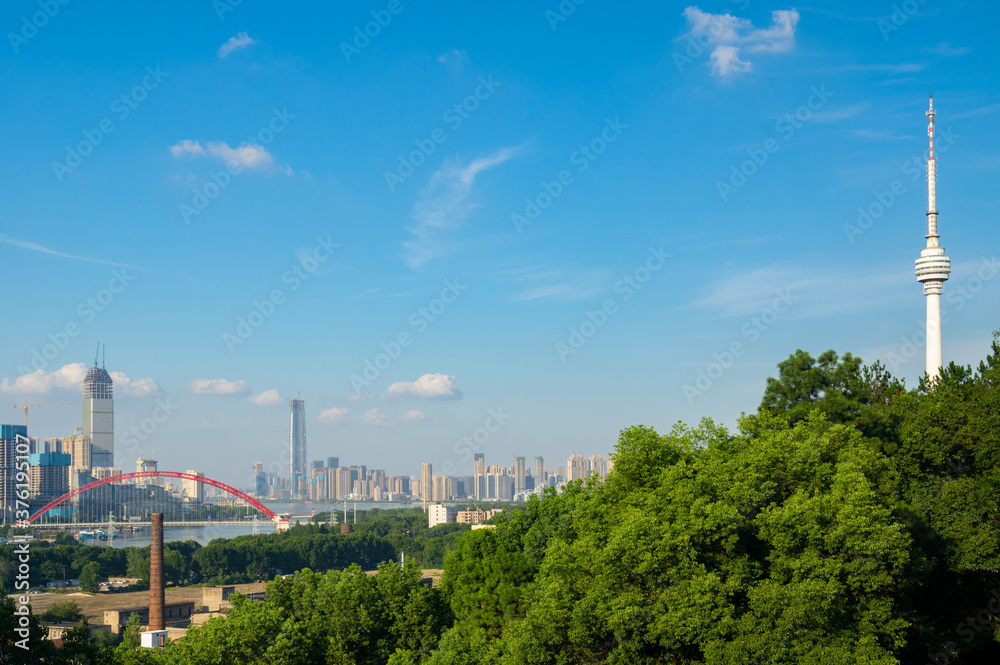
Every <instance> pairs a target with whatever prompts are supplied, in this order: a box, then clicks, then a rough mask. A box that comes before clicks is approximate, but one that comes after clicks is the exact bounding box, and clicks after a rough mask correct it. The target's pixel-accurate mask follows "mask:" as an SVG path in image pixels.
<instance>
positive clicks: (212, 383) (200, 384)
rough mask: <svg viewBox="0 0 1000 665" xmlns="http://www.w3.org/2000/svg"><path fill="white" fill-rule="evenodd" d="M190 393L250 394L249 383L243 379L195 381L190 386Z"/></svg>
mask: <svg viewBox="0 0 1000 665" xmlns="http://www.w3.org/2000/svg"><path fill="white" fill-rule="evenodd" d="M187 389H188V392H191V393H194V394H196V395H240V394H243V393H246V392H249V389H248V388H247V382H246V381H243V380H242V379H241V380H239V381H230V380H228V379H195V380H194V381H192V382H191V383H190V385H188V387H187Z"/></svg>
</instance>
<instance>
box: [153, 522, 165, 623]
mask: <svg viewBox="0 0 1000 665" xmlns="http://www.w3.org/2000/svg"><path fill="white" fill-rule="evenodd" d="M164 604H165V603H164V598H163V513H153V537H152V541H151V542H150V544H149V629H150V630H164V629H165V628H166V626H165V625H164V622H163V615H164V614H165V613H166V612H165V609H166V608H165V607H164Z"/></svg>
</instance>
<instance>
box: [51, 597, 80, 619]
mask: <svg viewBox="0 0 1000 665" xmlns="http://www.w3.org/2000/svg"><path fill="white" fill-rule="evenodd" d="M41 619H42V621H50V622H53V623H60V622H67V623H76V622H77V621H80V620H81V619H83V613H82V612H81V611H80V607H79V606H78V605H77V604H76V603H75V602H73V601H72V600H67V601H66V602H65V603H54V604H53V605H52V607H50V608H49V609H47V610H45V611H44V612H42V615H41Z"/></svg>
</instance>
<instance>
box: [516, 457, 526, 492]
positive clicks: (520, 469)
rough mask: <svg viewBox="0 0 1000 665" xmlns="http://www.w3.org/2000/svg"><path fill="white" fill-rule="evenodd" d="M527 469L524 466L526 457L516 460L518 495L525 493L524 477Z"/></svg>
mask: <svg viewBox="0 0 1000 665" xmlns="http://www.w3.org/2000/svg"><path fill="white" fill-rule="evenodd" d="M525 473H526V469H525V466H524V457H515V458H514V493H515V494H518V493H520V492H523V491H524V476H525Z"/></svg>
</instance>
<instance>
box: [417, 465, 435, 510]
mask: <svg viewBox="0 0 1000 665" xmlns="http://www.w3.org/2000/svg"><path fill="white" fill-rule="evenodd" d="M420 499H421V501H423V502H424V503H428V502H430V501H433V500H434V468H433V467H432V466H431V463H430V462H424V463H423V464H421V465H420Z"/></svg>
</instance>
